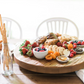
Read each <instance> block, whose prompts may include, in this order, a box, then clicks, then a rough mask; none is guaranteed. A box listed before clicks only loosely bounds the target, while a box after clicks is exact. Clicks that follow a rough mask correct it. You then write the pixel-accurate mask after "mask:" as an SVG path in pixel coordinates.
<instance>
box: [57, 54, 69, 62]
mask: <svg viewBox="0 0 84 84" xmlns="http://www.w3.org/2000/svg"><path fill="white" fill-rule="evenodd" d="M60 57H61V56H60ZM63 57H66V58H67V59H66V60H64V61H63V60H60V59H59V56H58V57H57V58H56V59H57V61H58V62H61V63H65V62H68V61H69V57H67V56H65V55H63Z"/></svg>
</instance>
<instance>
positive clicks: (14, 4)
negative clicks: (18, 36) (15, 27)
mask: <svg viewBox="0 0 84 84" xmlns="http://www.w3.org/2000/svg"><path fill="white" fill-rule="evenodd" d="M0 14H1V15H2V17H10V18H13V19H15V20H16V21H17V22H19V24H20V25H21V27H22V31H23V38H24V39H33V38H35V35H36V34H35V33H36V28H37V26H38V25H39V24H40V23H41V22H42V21H43V20H45V19H47V18H52V17H65V18H68V19H71V20H72V21H74V22H75V23H76V24H77V26H78V28H79V33H80V38H82V39H84V38H83V36H84V34H83V31H84V0H0Z"/></svg>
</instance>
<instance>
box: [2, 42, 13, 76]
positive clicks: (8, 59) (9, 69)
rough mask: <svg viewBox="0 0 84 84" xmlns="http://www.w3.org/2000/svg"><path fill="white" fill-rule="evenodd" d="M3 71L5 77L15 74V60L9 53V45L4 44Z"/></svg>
mask: <svg viewBox="0 0 84 84" xmlns="http://www.w3.org/2000/svg"><path fill="white" fill-rule="evenodd" d="M1 69H2V74H3V75H5V76H9V75H12V74H13V58H12V53H11V52H10V51H9V48H8V43H2V51H1Z"/></svg>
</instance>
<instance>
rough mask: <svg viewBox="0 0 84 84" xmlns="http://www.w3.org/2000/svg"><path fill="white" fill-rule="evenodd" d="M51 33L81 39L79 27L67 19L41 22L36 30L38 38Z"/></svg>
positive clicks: (51, 19) (58, 18) (52, 19)
mask: <svg viewBox="0 0 84 84" xmlns="http://www.w3.org/2000/svg"><path fill="white" fill-rule="evenodd" d="M50 32H53V33H60V34H62V35H63V34H67V35H71V36H77V37H79V30H78V27H77V25H76V24H75V23H74V22H73V21H71V20H69V19H66V18H61V17H57V18H50V19H47V20H44V21H43V22H41V23H40V24H39V26H38V28H37V30H36V37H39V36H43V35H46V34H48V33H50Z"/></svg>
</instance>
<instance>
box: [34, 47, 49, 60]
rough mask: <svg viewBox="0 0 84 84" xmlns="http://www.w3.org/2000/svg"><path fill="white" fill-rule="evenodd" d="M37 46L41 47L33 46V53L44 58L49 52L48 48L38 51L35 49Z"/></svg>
mask: <svg viewBox="0 0 84 84" xmlns="http://www.w3.org/2000/svg"><path fill="white" fill-rule="evenodd" d="M36 48H39V47H35V48H33V54H34V56H35V57H36V58H37V59H44V58H45V56H46V55H47V54H48V49H47V48H45V49H46V51H43V52H38V51H35V49H36Z"/></svg>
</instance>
